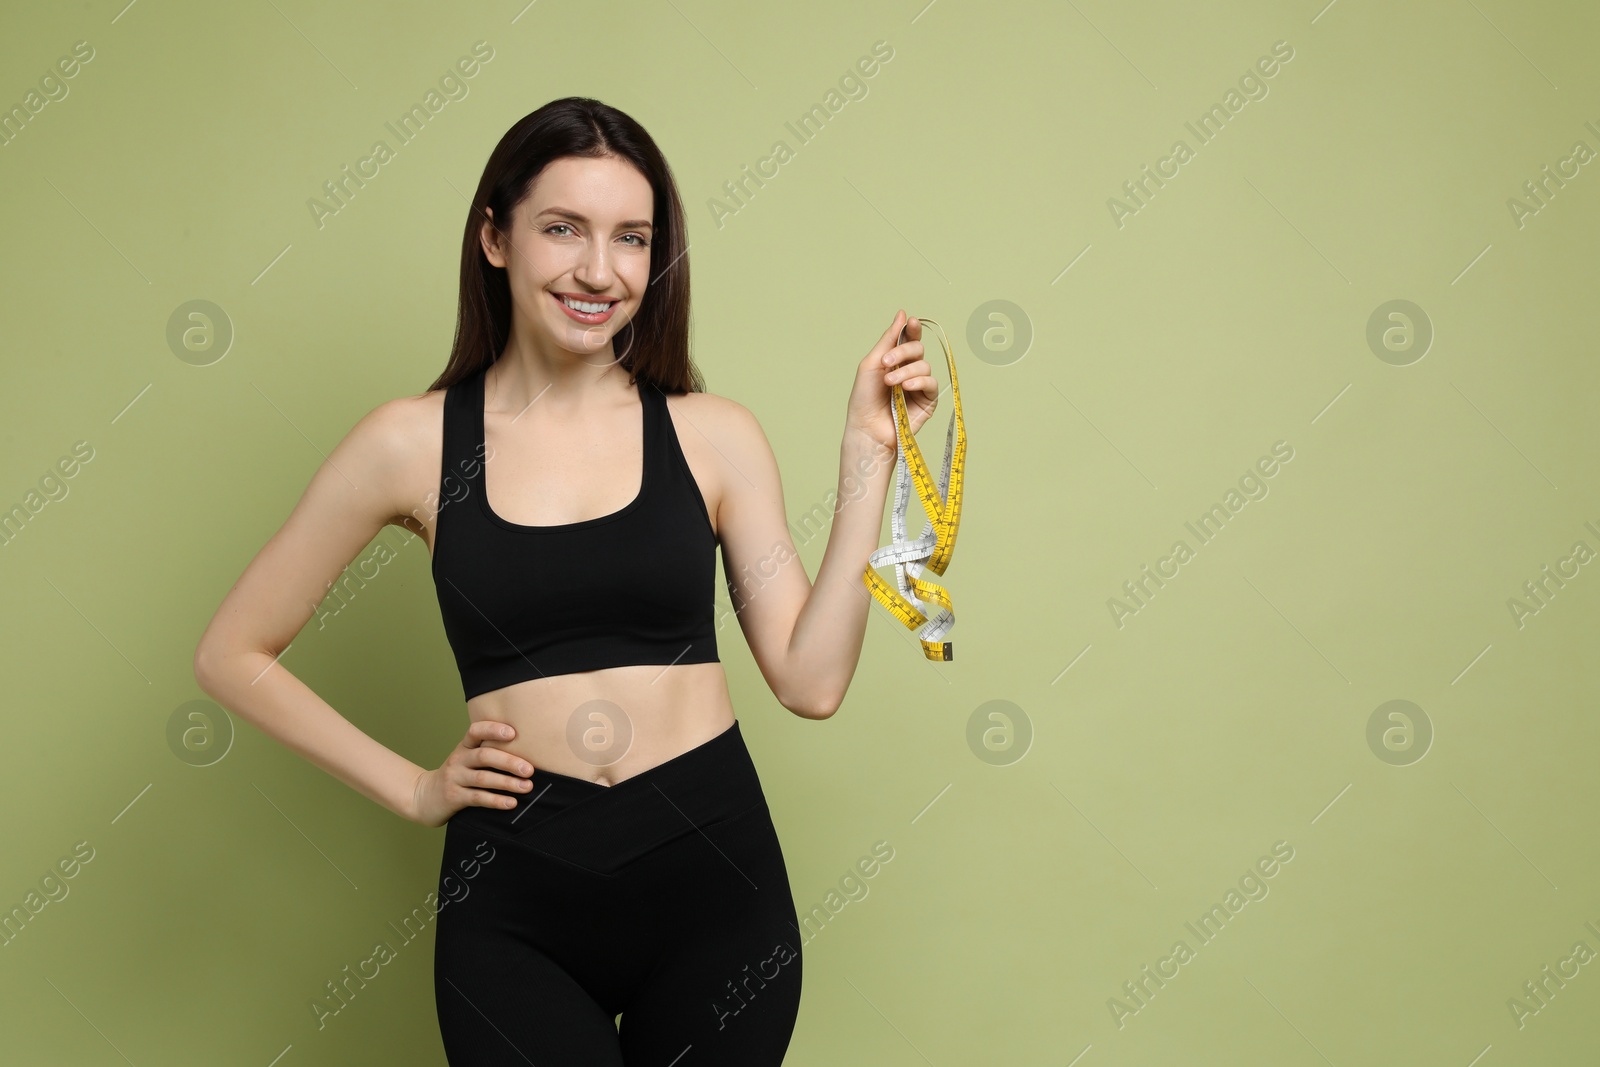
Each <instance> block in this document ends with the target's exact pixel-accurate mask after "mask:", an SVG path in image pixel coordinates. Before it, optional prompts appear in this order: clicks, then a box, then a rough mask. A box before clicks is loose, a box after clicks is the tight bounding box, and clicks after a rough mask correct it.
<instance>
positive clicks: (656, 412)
mask: <svg viewBox="0 0 1600 1067" xmlns="http://www.w3.org/2000/svg"><path fill="white" fill-rule="evenodd" d="M486 368H487V365H485V367H482V368H479V369H478V370H476V371H474V372H473V373H472V374H471V375H469V376H468V377H466V378H464V379H462V380H461V381H460V382H457V383H456V384H455V385H452V386H450V387H449V389H447V390H446V392H445V399H444V450H443V457H442V459H443V463H442V466H441V470H440V482H439V501H440V508H439V512H438V515H437V518H436V520H435V526H434V549H433V563H432V570H433V584H434V589H435V591H436V592H437V594H438V597H439V612H440V615H441V616H442V617H443V620H444V631H445V636H446V637H447V638H448V639H449V641H450V647H451V650H452V651H454V653H455V657H456V666H457V668H458V669H459V670H460V672H461V687H462V690H463V692H464V693H465V694H466V699H467V700H471V699H472V698H473V697H475V696H477V695H479V694H480V693H487V692H489V691H491V690H494V689H500V688H502V687H504V686H508V685H512V684H514V683H516V682H521V681H525V680H527V679H529V678H541V677H549V676H552V675H558V674H573V673H576V672H579V671H594V670H600V669H602V668H605V667H620V666H627V665H632V664H641V663H660V664H673V663H716V662H720V661H719V660H718V659H717V638H716V629H715V617H714V610H715V605H714V602H713V594H714V589H715V583H716V549H717V537H716V534H715V532H714V531H713V529H712V527H711V515H710V513H709V512H708V511H707V510H706V504H705V499H704V498H703V497H702V496H701V495H700V487H699V486H698V485H697V484H696V482H695V480H694V475H693V474H692V473H691V472H690V470H689V464H688V462H687V461H686V460H685V459H684V456H683V449H682V447H681V446H680V445H679V443H678V435H677V432H676V431H675V430H674V429H673V426H672V416H671V413H670V412H668V410H667V398H666V395H665V394H664V393H663V392H662V391H661V390H660V389H659V388H658V387H657V386H655V385H652V384H650V383H648V382H646V381H644V380H642V379H641V380H640V381H639V382H638V383H637V385H638V391H639V398H640V401H641V402H642V404H643V408H644V475H643V482H642V484H641V485H640V488H639V493H638V495H637V496H636V497H634V499H633V502H632V503H630V504H628V505H627V506H626V507H624V508H623V509H622V510H621V511H615V512H612V513H611V514H610V515H602V516H600V517H599V518H594V519H585V520H583V521H581V522H573V523H567V524H565V525H561V526H523V525H521V524H520V523H515V522H510V521H507V520H506V519H503V518H501V517H500V516H499V515H496V514H495V513H494V510H493V509H492V508H491V507H490V506H489V500H488V496H487V494H486V493H485V492H484V457H485V451H486V450H485V448H484V433H483V396H484V370H485V369H486ZM493 461H494V457H493V456H489V457H488V462H493Z"/></svg>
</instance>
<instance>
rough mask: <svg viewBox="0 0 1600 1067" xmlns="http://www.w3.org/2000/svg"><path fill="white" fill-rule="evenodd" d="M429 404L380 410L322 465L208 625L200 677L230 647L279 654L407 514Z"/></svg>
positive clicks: (412, 402)
mask: <svg viewBox="0 0 1600 1067" xmlns="http://www.w3.org/2000/svg"><path fill="white" fill-rule="evenodd" d="M420 403H421V401H419V400H418V399H415V398H409V397H407V398H400V399H397V400H390V401H388V402H386V403H384V404H380V405H379V406H378V407H376V408H374V409H372V410H371V411H369V412H368V413H367V414H366V415H364V416H362V418H361V420H360V421H359V422H357V423H356V425H355V426H354V427H353V428H352V429H351V430H350V432H349V433H348V434H346V435H345V437H344V439H343V440H342V441H340V442H339V444H338V445H337V446H336V447H335V448H334V450H333V452H332V453H331V454H330V455H329V456H328V457H327V459H325V460H324V461H323V462H322V464H321V466H319V467H318V468H317V470H316V473H315V474H313V475H312V477H311V481H310V484H309V485H307V487H306V490H305V492H304V493H303V494H302V495H301V497H300V500H299V502H298V503H297V504H296V505H295V507H294V510H293V511H292V512H290V514H289V517H288V519H287V520H286V521H285V522H284V524H283V526H282V527H281V528H280V529H279V530H278V531H277V532H276V533H275V534H273V535H272V537H271V538H270V539H269V540H268V541H267V543H266V545H265V546H263V547H262V549H261V551H260V552H258V553H256V556H255V558H254V559H252V560H251V561H250V564H249V566H248V567H246V568H245V571H244V573H243V574H242V575H241V576H240V577H239V580H238V581H237V582H235V583H234V585H233V588H232V589H230V590H229V591H228V594H227V596H226V597H225V598H224V599H223V601H222V604H221V606H220V607H219V608H218V609H217V612H216V614H215V616H213V617H212V619H211V622H210V624H209V625H208V626H207V627H206V630H205V633H204V634H203V635H202V636H201V639H200V642H199V645H198V646H197V648H196V650H195V672H196V674H197V675H199V674H200V673H201V672H202V671H203V670H205V669H206V665H207V664H208V663H211V662H214V658H215V657H219V656H223V655H227V654H230V653H236V652H251V651H261V652H266V653H267V654H269V655H272V656H277V655H279V654H280V653H281V652H282V651H283V650H284V649H285V648H287V647H288V646H289V643H290V642H291V641H293V640H294V637H295V635H296V634H298V633H299V632H300V629H301V628H302V627H303V626H304V625H305V624H306V623H307V622H308V621H309V620H310V619H311V616H312V615H313V614H314V613H315V611H316V608H317V605H318V604H320V603H321V602H322V599H323V597H324V596H325V595H326V593H327V591H328V588H329V587H330V585H331V584H332V583H333V582H334V580H335V579H336V578H337V577H338V576H339V572H340V571H342V570H343V569H344V568H345V567H346V566H347V565H348V564H349V563H350V561H351V560H353V559H354V558H355V557H356V554H357V553H359V552H360V551H361V550H362V549H363V548H365V547H366V545H367V544H369V543H370V542H371V541H372V539H373V538H374V537H376V536H377V534H378V533H379V531H380V530H382V529H383V527H384V526H385V525H387V524H388V523H390V522H391V521H397V520H398V519H399V517H400V515H401V513H402V512H404V510H405V506H404V504H403V503H402V501H403V493H404V488H403V487H404V486H405V485H406V484H407V478H406V471H407V467H408V465H410V464H412V463H414V462H415V459H416V455H417V453H418V451H419V444H420V442H419V440H418V437H419V433H418V430H419V423H418V415H419V404H420Z"/></svg>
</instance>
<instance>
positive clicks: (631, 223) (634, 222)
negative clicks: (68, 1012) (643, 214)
mask: <svg viewBox="0 0 1600 1067" xmlns="http://www.w3.org/2000/svg"><path fill="white" fill-rule="evenodd" d="M546 215H559V216H560V217H562V218H564V219H572V220H573V221H575V222H588V221H589V220H588V219H586V218H584V217H583V216H582V215H580V214H578V213H577V212H576V211H573V210H572V209H571V208H564V207H547V208H545V209H544V210H543V211H541V212H539V214H537V215H535V216H534V218H543V217H544V216H546ZM617 226H618V228H635V229H636V228H638V227H641V226H642V227H644V228H645V229H647V230H654V229H655V226H653V225H652V224H651V222H650V220H649V219H624V220H623V221H621V222H619V223H617Z"/></svg>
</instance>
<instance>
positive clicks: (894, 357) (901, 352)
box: [883, 341, 923, 367]
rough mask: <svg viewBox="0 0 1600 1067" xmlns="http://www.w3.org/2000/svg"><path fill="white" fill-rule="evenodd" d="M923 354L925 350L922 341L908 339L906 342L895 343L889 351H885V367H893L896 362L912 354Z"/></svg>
mask: <svg viewBox="0 0 1600 1067" xmlns="http://www.w3.org/2000/svg"><path fill="white" fill-rule="evenodd" d="M922 354H923V350H922V342H921V341H907V342H905V343H904V344H899V345H895V346H894V347H893V348H891V349H889V351H887V352H885V353H884V354H883V365H884V366H885V367H892V366H894V365H895V364H896V363H899V362H902V361H903V360H905V359H907V358H908V357H910V356H920V355H922Z"/></svg>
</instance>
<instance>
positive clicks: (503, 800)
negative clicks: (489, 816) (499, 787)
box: [461, 789, 517, 808]
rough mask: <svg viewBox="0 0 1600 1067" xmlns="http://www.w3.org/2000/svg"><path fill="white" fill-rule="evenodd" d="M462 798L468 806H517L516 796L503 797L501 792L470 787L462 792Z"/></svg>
mask: <svg viewBox="0 0 1600 1067" xmlns="http://www.w3.org/2000/svg"><path fill="white" fill-rule="evenodd" d="M461 799H462V800H464V801H465V802H466V805H467V806H468V807H476V808H514V807H516V806H517V798H516V797H503V796H501V795H500V794H499V793H487V792H484V791H483V790H482V789H468V790H465V791H464V792H463V793H462V794H461Z"/></svg>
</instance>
